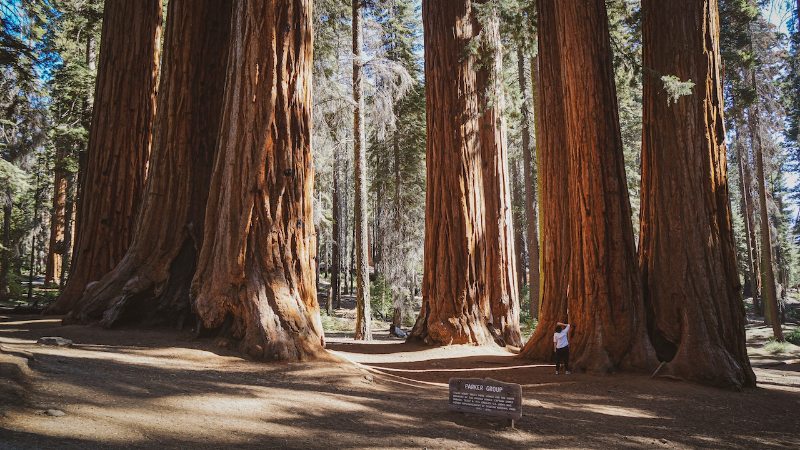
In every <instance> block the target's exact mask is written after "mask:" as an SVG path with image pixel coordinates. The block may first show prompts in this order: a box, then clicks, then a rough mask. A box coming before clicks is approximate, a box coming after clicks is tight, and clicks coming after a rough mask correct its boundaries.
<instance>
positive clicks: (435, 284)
mask: <svg viewBox="0 0 800 450" xmlns="http://www.w3.org/2000/svg"><path fill="white" fill-rule="evenodd" d="M471 14H472V5H471V2H470V1H469V0H461V1H448V2H441V1H436V0H426V1H424V2H423V3H422V19H423V27H424V32H425V80H426V83H425V95H426V101H427V130H428V139H427V194H426V199H425V258H424V275H423V281H422V297H423V299H422V309H421V311H420V315H419V317H418V318H417V321H416V324H415V325H414V328H413V329H412V331H411V335H410V337H409V339H413V340H422V341H424V342H426V343H429V344H439V345H449V344H466V343H473V344H484V343H489V342H491V341H492V335H491V333H490V331H489V327H488V324H489V323H490V322H489V321H488V318H489V317H490V314H491V310H490V305H489V302H488V297H487V291H486V289H485V287H486V283H487V280H486V267H485V264H486V231H485V229H484V210H483V175H482V169H481V154H480V153H481V152H480V148H479V136H478V121H477V116H478V104H477V96H476V95H475V83H476V80H475V70H474V67H473V66H474V58H473V56H471V55H468V54H466V53H465V49H466V48H467V46H468V45H469V43H470V40H471V39H472V38H473V37H474V36H475V29H474V27H473V23H472V18H471Z"/></svg>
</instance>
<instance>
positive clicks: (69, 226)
mask: <svg viewBox="0 0 800 450" xmlns="http://www.w3.org/2000/svg"><path fill="white" fill-rule="evenodd" d="M76 180H77V176H76V174H75V173H69V174H67V176H66V181H67V188H66V194H67V198H66V201H65V202H64V243H63V250H64V253H63V254H62V255H61V273H60V274H59V276H58V278H59V281H58V286H59V288H63V287H64V285H65V284H66V281H67V275H68V274H69V272H70V267H71V265H70V262H71V261H72V244H73V242H75V239H74V238H75V226H74V224H75V197H76V194H77V188H76Z"/></svg>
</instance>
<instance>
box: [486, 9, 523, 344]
mask: <svg viewBox="0 0 800 450" xmlns="http://www.w3.org/2000/svg"><path fill="white" fill-rule="evenodd" d="M476 22H477V21H476ZM476 25H477V29H478V32H479V33H481V37H482V46H481V49H480V51H481V52H482V54H483V57H482V59H483V62H482V64H481V65H480V68H479V69H478V71H477V76H476V86H477V93H478V111H479V113H480V116H479V117H478V127H479V129H478V131H479V135H480V149H481V158H482V171H483V174H482V177H483V200H484V221H485V227H484V233H485V240H486V266H485V268H486V282H487V284H486V289H487V294H488V301H489V305H490V312H491V316H490V318H489V323H491V324H492V331H493V332H494V333H496V336H497V337H500V338H502V340H503V342H504V343H505V344H507V345H513V346H516V347H519V346H520V345H522V340H521V337H520V331H519V291H518V286H517V267H516V254H515V248H514V227H513V222H512V218H511V192H510V189H509V180H508V145H507V143H506V130H505V119H504V118H503V113H502V112H503V108H504V107H505V101H504V99H503V87H502V72H503V46H502V43H501V42H500V19H499V17H498V15H497V12H496V11H494V12H493V13H491V14H490V15H489V16H488V17H487V18H486V19H485V22H484V23H483V25H482V26H481V25H479V24H477V23H476Z"/></svg>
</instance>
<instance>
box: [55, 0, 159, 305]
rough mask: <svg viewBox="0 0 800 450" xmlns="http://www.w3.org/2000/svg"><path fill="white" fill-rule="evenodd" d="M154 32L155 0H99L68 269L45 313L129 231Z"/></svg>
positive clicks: (151, 79)
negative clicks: (96, 52) (88, 121)
mask: <svg viewBox="0 0 800 450" xmlns="http://www.w3.org/2000/svg"><path fill="white" fill-rule="evenodd" d="M160 34H161V2H160V1H159V0H142V1H135V2H131V1H126V0H107V1H106V3H105V9H104V12H103V31H102V38H101V49H100V62H99V65H98V72H97V85H96V88H95V103H94V111H93V119H92V127H91V133H90V136H89V150H88V161H87V164H86V167H85V173H84V174H83V175H81V178H82V180H81V182H82V184H83V185H82V187H81V189H80V193H81V197H80V199H79V202H80V206H79V209H78V212H79V214H78V217H77V224H76V245H75V253H74V255H73V261H72V265H71V267H72V271H71V273H70V276H69V280H68V282H67V284H66V286H65V288H64V291H63V292H62V293H61V296H60V297H59V299H58V301H57V302H56V303H55V304H53V306H52V307H51V309H50V310H51V312H57V313H58V312H67V311H69V310H71V309H72V307H73V306H74V304H75V302H76V301H77V300H78V299H79V298H80V297H81V294H82V293H83V291H84V289H85V288H86V286H87V284H89V283H91V282H93V281H97V280H99V279H100V278H101V277H102V276H103V275H105V274H106V273H108V272H109V271H110V270H111V269H113V268H114V266H115V265H116V264H117V263H118V262H119V261H120V260H121V259H122V257H123V256H124V255H125V251H126V250H127V249H128V245H129V244H130V242H131V239H132V238H133V232H134V227H135V224H136V214H137V212H138V210H139V206H140V203H141V198H142V193H143V191H144V183H145V176H146V172H147V159H148V156H149V154H150V144H151V140H152V126H153V118H154V116H155V110H156V108H155V106H156V79H157V75H158V61H159V50H158V49H159V44H160Z"/></svg>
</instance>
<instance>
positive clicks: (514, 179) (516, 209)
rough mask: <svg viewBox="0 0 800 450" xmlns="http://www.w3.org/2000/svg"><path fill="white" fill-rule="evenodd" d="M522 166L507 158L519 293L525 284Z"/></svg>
mask: <svg viewBox="0 0 800 450" xmlns="http://www.w3.org/2000/svg"><path fill="white" fill-rule="evenodd" d="M521 166H522V164H521V163H520V162H519V159H518V158H509V169H510V174H511V186H512V188H511V203H512V218H513V221H514V250H515V251H516V261H517V289H518V291H521V290H522V289H523V288H524V287H525V284H526V281H525V280H526V279H527V278H526V275H525V274H527V270H526V264H525V256H526V253H525V249H526V244H525V228H526V225H525V211H524V210H525V186H524V185H523V181H522V178H523V177H522V176H521V175H520V173H521V172H522V171H523V169H522V167H521Z"/></svg>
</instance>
